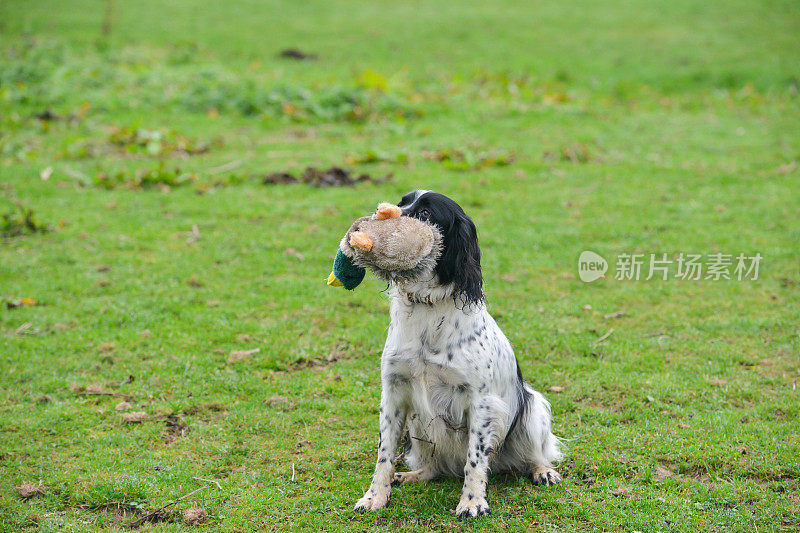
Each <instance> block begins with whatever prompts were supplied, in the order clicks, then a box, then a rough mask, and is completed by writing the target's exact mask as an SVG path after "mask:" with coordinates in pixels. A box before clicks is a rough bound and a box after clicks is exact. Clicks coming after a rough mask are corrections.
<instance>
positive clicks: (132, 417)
mask: <svg viewBox="0 0 800 533" xmlns="http://www.w3.org/2000/svg"><path fill="white" fill-rule="evenodd" d="M149 419H150V415H148V414H147V413H145V412H144V411H133V412H132V413H123V415H122V420H124V421H125V422H127V423H129V424H136V423H139V422H144V421H146V420H149Z"/></svg>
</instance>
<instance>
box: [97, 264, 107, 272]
mask: <svg viewBox="0 0 800 533" xmlns="http://www.w3.org/2000/svg"><path fill="white" fill-rule="evenodd" d="M95 268H96V270H97V271H98V272H108V271H109V270H111V266H109V265H97V267H95Z"/></svg>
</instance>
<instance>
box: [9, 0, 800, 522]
mask: <svg viewBox="0 0 800 533" xmlns="http://www.w3.org/2000/svg"><path fill="white" fill-rule="evenodd" d="M167 4H168V5H162V2H156V1H153V0H145V1H141V2H113V3H112V4H111V10H110V11H107V7H108V4H107V3H106V2H99V1H85V0H84V1H78V0H59V1H44V0H43V1H39V2H23V1H18V0H10V1H3V2H2V3H0V54H2V55H1V56H0V215H2V214H7V216H6V217H5V218H3V219H0V225H1V226H0V230H2V241H0V242H1V243H2V244H0V298H2V300H3V301H2V308H1V309H0V338H1V339H2V341H1V342H2V344H0V373H2V374H1V375H2V378H0V530H2V531H21V530H41V531H56V530H58V531H103V530H113V529H119V528H122V527H124V526H125V525H126V524H129V523H130V522H131V521H133V520H135V519H136V518H137V517H141V516H143V515H144V514H145V513H147V512H149V511H151V510H154V509H156V508H158V507H159V506H161V505H164V504H166V503H168V502H170V501H171V500H173V499H175V498H178V497H180V496H182V495H185V494H187V493H189V492H191V491H193V490H195V489H198V488H200V487H202V486H203V485H208V488H205V489H203V490H202V491H200V492H199V493H197V494H196V495H194V496H193V497H192V498H191V500H190V501H187V502H181V503H178V504H177V505H174V506H172V507H169V508H168V509H167V510H165V512H163V513H161V514H159V515H158V516H157V519H156V520H155V521H154V522H148V523H145V524H144V525H142V526H141V529H142V530H151V531H177V530H181V529H186V530H191V529H194V527H195V526H189V525H184V524H183V521H182V517H181V514H182V512H183V510H185V509H187V508H189V507H202V508H204V509H205V510H206V511H207V513H208V518H207V519H206V521H205V522H204V523H203V525H202V526H200V527H203V528H205V529H210V530H220V531H254V530H275V531H283V530H304V531H352V530H356V531H361V530H378V531H396V530H402V531H405V530H416V529H423V528H424V529H431V530H453V529H462V528H464V529H475V530H507V531H514V530H521V529H535V530H542V531H606V530H609V531H643V532H645V531H646V532H655V531H687V532H694V531H797V530H798V529H800V511H799V509H800V421H799V420H798V417H799V416H800V404H799V402H798V400H800V393H799V392H798V391H797V380H798V371H800V337H798V335H800V332H798V321H800V250H799V249H798V248H799V245H800V229H799V228H798V222H799V221H800V202H798V200H800V169H798V160H800V120H798V117H800V100H798V87H800V49H798V46H797V36H798V35H800V5H799V4H798V3H797V2H794V1H790V0H777V1H771V2H763V1H756V0H734V1H729V2H720V1H710V2H694V1H688V0H676V1H673V2H668V3H667V2H663V3H655V2H650V1H645V0H631V1H628V2H619V3H609V2H600V1H591V0H589V1H582V2H568V3H558V2H550V3H522V2H510V1H504V2H493V3H491V4H488V3H487V4H486V5H482V6H481V5H479V4H477V3H466V2H444V1H436V2H416V1H415V2H388V1H379V2H343V1H333V2H318V1H312V2H296V3H288V2H286V3H284V2H274V1H268V2H255V1H246V0H236V1H231V2H219V3H211V2H192V1H188V0H176V1H174V2H169V3H167ZM104 20H106V23H105V24H104ZM104 26H105V30H104V29H103V28H104ZM287 48H299V49H300V50H301V51H303V52H306V53H312V54H316V55H317V58H316V59H314V60H306V61H296V60H292V59H286V58H282V57H280V56H279V53H280V52H281V50H284V49H287ZM330 166H340V167H343V168H345V169H347V170H348V171H351V172H353V173H355V175H360V174H368V175H369V176H370V177H371V178H374V179H375V180H377V181H376V182H371V181H368V182H363V183H359V184H357V185H356V186H354V187H331V188H314V187H310V186H308V185H306V184H303V183H296V184H265V183H264V178H265V176H267V175H270V174H274V173H280V172H288V173H291V174H292V175H294V176H296V177H299V176H300V175H301V174H302V173H303V171H304V169H305V168H306V167H315V168H319V169H325V168H328V167H330ZM387 176H389V178H388V179H386V177H387ZM415 188H425V189H433V190H437V191H440V192H443V193H445V194H448V195H450V196H451V197H453V198H454V199H456V200H457V201H458V202H459V203H460V204H461V205H462V206H464V208H465V209H466V210H467V212H468V214H470V215H471V216H472V217H473V219H474V220H475V221H476V223H477V225H478V230H479V237H480V240H481V245H482V250H483V254H484V261H483V267H484V274H485V285H486V291H487V299H488V302H489V307H490V310H491V312H492V313H493V314H494V316H495V317H496V318H497V320H498V322H499V323H500V325H501V327H503V329H504V330H505V332H506V333H507V335H508V337H509V338H510V340H511V341H512V343H513V344H514V346H515V347H516V350H517V357H518V358H519V361H520V365H521V367H522V370H523V373H524V375H525V376H526V378H527V379H528V381H530V382H531V384H532V385H533V386H534V387H536V388H537V389H539V390H542V391H545V392H546V394H547V396H548V398H549V399H550V401H551V402H552V405H553V411H554V416H555V428H556V433H557V434H558V435H560V436H562V437H563V438H564V439H565V440H566V441H567V444H568V456H567V459H566V460H565V462H564V463H563V464H562V465H561V466H560V471H561V472H562V474H563V475H564V483H563V484H562V485H560V486H558V487H555V488H550V489H543V488H537V487H534V486H532V485H531V484H530V482H529V481H528V480H526V479H515V478H512V477H503V476H499V477H495V478H493V479H492V482H491V485H490V504H491V505H492V511H493V513H492V515H491V516H490V517H485V518H481V519H478V520H475V521H473V522H470V523H462V522H459V521H458V520H457V519H455V517H454V516H453V515H452V514H451V513H450V510H451V509H453V508H454V507H455V505H456V503H457V500H458V494H459V489H460V482H459V481H458V480H451V479H445V480H439V481H436V482H433V483H428V484H423V485H417V486H407V487H400V488H396V489H395V490H394V491H393V494H392V502H391V504H390V506H389V507H388V508H387V509H385V510H382V511H380V512H377V513H374V514H369V515H357V514H354V513H353V512H352V506H353V504H354V502H355V501H356V499H358V498H359V497H360V496H361V494H362V491H363V490H364V488H365V487H366V486H367V485H368V482H369V476H370V474H371V471H372V468H373V462H374V450H375V445H376V441H377V434H376V433H377V407H378V405H377V404H378V400H379V396H380V390H379V355H380V350H381V347H382V342H383V339H384V334H385V328H386V325H387V323H388V314H387V302H386V298H385V296H384V295H383V294H382V293H381V290H382V289H383V288H384V286H382V285H381V284H380V283H378V282H377V281H376V280H375V279H372V278H369V277H368V280H367V282H366V283H365V284H364V285H362V286H361V287H359V289H358V290H356V291H355V292H353V293H346V292H345V291H343V290H341V289H337V290H335V289H332V288H329V287H326V286H325V284H324V279H325V277H326V276H327V274H328V272H329V268H330V263H331V260H332V258H333V255H334V253H335V251H336V246H337V244H338V240H339V238H340V237H341V235H342V234H343V233H344V231H345V230H346V229H347V227H348V226H349V224H350V222H351V221H352V220H353V219H354V218H356V217H358V216H361V215H364V214H367V213H369V212H371V211H372V209H374V207H375V205H376V204H377V203H378V202H379V201H382V200H394V201H397V200H398V199H399V197H400V196H401V195H402V194H403V193H405V192H407V191H409V190H411V189H415ZM27 210H31V211H30V215H31V216H30V217H29V218H28V220H26V217H25V212H26V211H27ZM584 250H592V251H595V252H597V253H599V254H601V255H602V256H604V257H606V258H607V259H609V261H611V262H612V265H611V271H610V272H609V274H608V275H607V277H606V279H604V280H600V281H596V282H594V283H582V282H581V281H580V280H579V279H578V269H577V262H578V256H579V255H580V253H581V252H582V251H584ZM623 253H642V254H651V253H656V254H659V255H660V254H661V253H666V254H668V255H669V257H671V258H675V257H677V255H678V254H680V253H697V254H703V256H707V255H708V254H712V253H724V254H733V255H734V256H735V255H737V254H739V253H745V254H747V255H754V254H756V253H760V254H761V255H762V256H763V260H762V263H761V268H760V273H759V279H758V280H749V281H737V280H735V279H734V280H729V281H726V280H721V281H713V280H698V281H682V280H677V279H668V280H666V281H664V280H661V279H652V280H649V281H644V280H642V281H623V280H616V279H614V277H613V275H611V273H612V272H613V267H614V265H613V262H614V258H615V257H616V256H618V255H619V254H623ZM673 271H674V265H673ZM615 313H616V315H615ZM612 329H613V331H612ZM254 350H258V351H257V352H254ZM241 352H244V353H241ZM549 389H550V390H549ZM107 393H112V394H113V395H109V394H107ZM123 402H124V403H123ZM120 404H122V405H120ZM126 404H127V405H126ZM133 413H144V414H143V415H142V414H138V415H137V414H133ZM137 417H139V418H144V421H140V422H132V421H126V419H131V418H134V419H135V418H137ZM196 478H201V479H199V480H198V479H196ZM203 480H215V481H216V482H218V483H219V486H217V485H216V484H214V483H208V482H207V481H203ZM22 483H31V484H35V485H39V484H41V486H42V487H41V491H40V492H38V493H37V494H35V495H34V496H32V497H30V498H27V499H23V498H22V497H21V496H20V495H19V494H18V491H17V490H16V489H15V487H17V486H19V485H21V484H22Z"/></svg>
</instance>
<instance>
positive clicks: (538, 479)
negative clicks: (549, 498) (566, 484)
mask: <svg viewBox="0 0 800 533" xmlns="http://www.w3.org/2000/svg"><path fill="white" fill-rule="evenodd" d="M532 479H533V483H534V485H545V486H548V487H549V486H551V485H557V484H559V483H561V474H559V473H558V472H556V471H555V470H553V469H552V468H547V467H546V466H540V467H539V468H537V469H536V470H534V472H533V476H532Z"/></svg>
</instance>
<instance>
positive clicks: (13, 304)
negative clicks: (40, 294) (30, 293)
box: [6, 297, 37, 309]
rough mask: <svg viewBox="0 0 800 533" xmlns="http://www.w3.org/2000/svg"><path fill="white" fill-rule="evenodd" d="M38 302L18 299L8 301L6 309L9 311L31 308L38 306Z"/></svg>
mask: <svg viewBox="0 0 800 533" xmlns="http://www.w3.org/2000/svg"><path fill="white" fill-rule="evenodd" d="M36 303H37V302H36V300H35V299H33V298H27V297H23V298H17V299H15V300H7V301H6V308H7V309H16V308H18V307H29V306H32V305H36Z"/></svg>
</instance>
